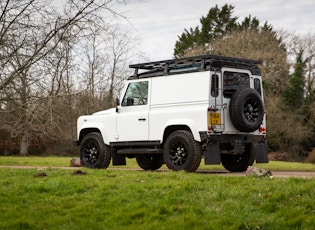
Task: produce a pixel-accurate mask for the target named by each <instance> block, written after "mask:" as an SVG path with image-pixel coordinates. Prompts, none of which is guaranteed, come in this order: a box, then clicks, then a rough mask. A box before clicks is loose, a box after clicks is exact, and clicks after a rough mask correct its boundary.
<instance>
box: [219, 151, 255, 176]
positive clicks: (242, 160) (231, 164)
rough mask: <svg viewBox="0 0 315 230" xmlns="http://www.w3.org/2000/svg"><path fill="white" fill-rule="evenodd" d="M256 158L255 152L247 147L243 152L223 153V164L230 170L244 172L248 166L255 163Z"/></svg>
mask: <svg viewBox="0 0 315 230" xmlns="http://www.w3.org/2000/svg"><path fill="white" fill-rule="evenodd" d="M254 160H255V156H254V154H252V153H251V152H250V151H249V149H247V148H246V151H245V152H244V153H243V154H237V155H232V154H221V162H222V165H223V166H224V168H225V169H226V170H229V171H230V172H244V171H246V170H247V167H248V166H251V165H253V163H254Z"/></svg>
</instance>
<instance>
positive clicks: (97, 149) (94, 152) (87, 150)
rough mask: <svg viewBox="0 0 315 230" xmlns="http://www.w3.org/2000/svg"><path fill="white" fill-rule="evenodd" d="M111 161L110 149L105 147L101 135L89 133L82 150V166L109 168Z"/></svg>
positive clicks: (84, 139)
mask: <svg viewBox="0 0 315 230" xmlns="http://www.w3.org/2000/svg"><path fill="white" fill-rule="evenodd" d="M110 160H111V153H110V148H109V146H107V145H105V143H104V141H103V138H102V135H101V134H100V133H96V132H93V133H89V134H87V135H86V136H85V137H84V138H83V140H82V144H81V149H80V161H81V165H83V166H85V167H87V168H107V167H108V166H109V164H110Z"/></svg>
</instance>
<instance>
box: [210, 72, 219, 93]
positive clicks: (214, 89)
mask: <svg viewBox="0 0 315 230" xmlns="http://www.w3.org/2000/svg"><path fill="white" fill-rule="evenodd" d="M218 95H219V76H218V75H216V74H212V76H211V96H212V97H217V96H218Z"/></svg>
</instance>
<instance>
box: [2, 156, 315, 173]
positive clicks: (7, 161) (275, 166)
mask: <svg viewBox="0 0 315 230" xmlns="http://www.w3.org/2000/svg"><path fill="white" fill-rule="evenodd" d="M0 165H21V166H23V165H27V166H48V167H49V166H50V167H58V166H61V167H67V166H69V165H70V157H59V156H49V157H37V156H27V157H19V156H0ZM256 166H258V167H262V168H264V169H268V170H281V171H285V170H291V171H315V164H310V163H299V162H283V161H270V162H269V163H268V164H257V165H256ZM117 167H120V168H139V166H138V165H137V163H136V160H135V159H127V165H126V166H115V168H117ZM110 168H113V166H110ZM162 168H165V169H166V166H163V167H162ZM199 169H209V170H211V169H213V170H217V169H218V170H220V169H222V170H223V169H224V168H223V166H222V165H205V164H204V162H203V161H202V162H201V164H200V167H199Z"/></svg>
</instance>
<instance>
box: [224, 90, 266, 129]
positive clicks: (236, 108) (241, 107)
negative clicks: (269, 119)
mask: <svg viewBox="0 0 315 230" xmlns="http://www.w3.org/2000/svg"><path fill="white" fill-rule="evenodd" d="M229 110H230V117H231V121H232V124H233V125H234V127H235V128H236V129H237V130H239V131H240V132H254V131H255V130H257V129H259V127H260V125H261V123H262V121H263V118H264V106H263V102H262V99H261V96H260V94H259V93H258V92H257V91H256V90H254V89H252V88H243V89H240V90H238V91H236V92H235V93H234V94H233V95H232V98H231V101H230V109H229Z"/></svg>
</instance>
